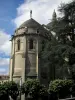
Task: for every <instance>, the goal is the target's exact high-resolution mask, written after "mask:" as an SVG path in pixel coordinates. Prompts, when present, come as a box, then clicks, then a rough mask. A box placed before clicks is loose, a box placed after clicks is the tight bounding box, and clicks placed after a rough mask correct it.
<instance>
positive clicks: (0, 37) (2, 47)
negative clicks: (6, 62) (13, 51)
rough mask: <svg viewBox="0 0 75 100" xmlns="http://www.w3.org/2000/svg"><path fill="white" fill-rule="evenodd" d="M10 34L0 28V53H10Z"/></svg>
mask: <svg viewBox="0 0 75 100" xmlns="http://www.w3.org/2000/svg"><path fill="white" fill-rule="evenodd" d="M10 37H11V36H10V35H9V34H7V33H5V32H4V30H1V29H0V54H2V53H4V54H5V55H10V48H11V46H10V45H11V42H10V41H9V40H10Z"/></svg>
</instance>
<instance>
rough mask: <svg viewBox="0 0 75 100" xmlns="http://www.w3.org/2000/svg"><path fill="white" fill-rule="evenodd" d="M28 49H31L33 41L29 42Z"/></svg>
mask: <svg viewBox="0 0 75 100" xmlns="http://www.w3.org/2000/svg"><path fill="white" fill-rule="evenodd" d="M29 49H33V39H30V40H29Z"/></svg>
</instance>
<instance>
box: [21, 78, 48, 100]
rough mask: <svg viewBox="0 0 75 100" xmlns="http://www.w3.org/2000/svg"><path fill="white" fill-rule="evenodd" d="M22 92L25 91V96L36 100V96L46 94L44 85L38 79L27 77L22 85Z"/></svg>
mask: <svg viewBox="0 0 75 100" xmlns="http://www.w3.org/2000/svg"><path fill="white" fill-rule="evenodd" d="M22 93H25V96H26V97H30V98H33V99H34V100H38V98H43V97H44V96H46V94H47V89H46V87H45V86H43V85H41V84H40V82H39V81H38V80H36V79H33V80H32V79H29V80H27V81H25V83H24V84H23V85H22Z"/></svg>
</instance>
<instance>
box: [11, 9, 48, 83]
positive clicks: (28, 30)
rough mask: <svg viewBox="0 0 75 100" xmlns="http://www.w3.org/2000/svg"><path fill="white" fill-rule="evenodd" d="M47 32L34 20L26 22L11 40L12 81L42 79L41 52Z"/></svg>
mask: <svg viewBox="0 0 75 100" xmlns="http://www.w3.org/2000/svg"><path fill="white" fill-rule="evenodd" d="M46 32H47V31H46V30H45V29H44V28H43V26H42V25H40V24H39V23H38V22H36V21H35V20H34V19H33V18H32V11H30V19H29V20H27V21H26V22H24V23H23V24H22V25H21V26H20V27H19V28H18V29H16V31H15V33H14V35H13V36H12V38H11V42H12V46H11V58H10V80H14V81H16V82H19V81H20V78H22V82H24V81H25V80H26V79H27V78H38V79H40V67H39V63H40V61H39V57H38V54H39V50H40V47H41V40H42V38H45V33H46Z"/></svg>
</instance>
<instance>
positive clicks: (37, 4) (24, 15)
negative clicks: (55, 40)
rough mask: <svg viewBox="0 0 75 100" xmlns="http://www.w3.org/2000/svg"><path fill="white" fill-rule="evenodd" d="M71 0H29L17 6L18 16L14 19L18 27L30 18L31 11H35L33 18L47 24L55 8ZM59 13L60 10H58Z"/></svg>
mask: <svg viewBox="0 0 75 100" xmlns="http://www.w3.org/2000/svg"><path fill="white" fill-rule="evenodd" d="M69 1H71V0H62V1H60V0H27V1H26V2H24V3H23V4H21V5H20V6H19V7H18V8H17V16H16V18H15V19H13V22H14V23H15V24H16V27H19V26H20V25H21V24H22V23H23V22H24V21H26V20H27V19H29V18H30V15H29V14H30V13H29V11H30V10H32V11H33V18H34V19H36V20H37V21H38V22H40V23H41V24H47V23H48V22H49V19H51V18H52V13H53V11H54V9H56V10H57V8H58V6H59V5H60V3H61V2H69ZM57 13H58V12H57Z"/></svg>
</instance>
